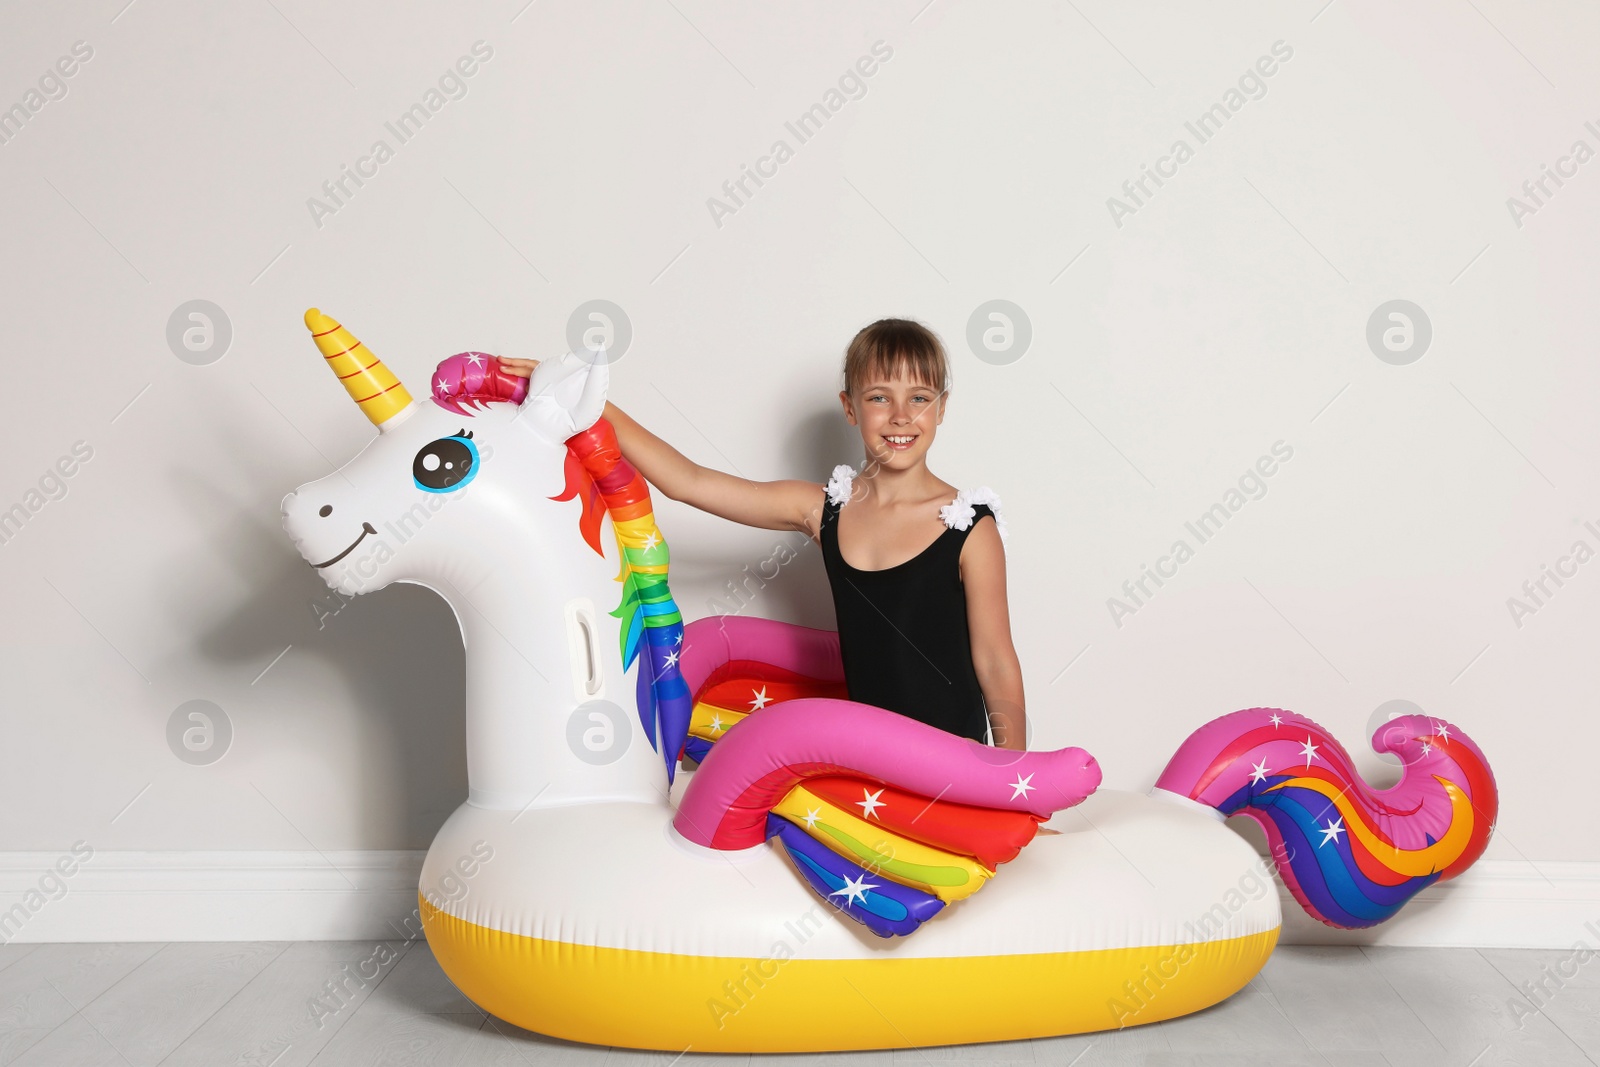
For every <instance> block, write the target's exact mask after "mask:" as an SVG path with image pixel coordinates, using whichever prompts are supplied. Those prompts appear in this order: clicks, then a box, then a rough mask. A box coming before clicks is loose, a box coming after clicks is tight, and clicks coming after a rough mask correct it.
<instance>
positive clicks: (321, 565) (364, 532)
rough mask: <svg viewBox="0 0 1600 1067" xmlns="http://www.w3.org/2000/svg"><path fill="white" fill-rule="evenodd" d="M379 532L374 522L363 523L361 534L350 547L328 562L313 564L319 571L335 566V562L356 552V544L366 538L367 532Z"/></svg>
mask: <svg viewBox="0 0 1600 1067" xmlns="http://www.w3.org/2000/svg"><path fill="white" fill-rule="evenodd" d="M377 532H378V531H377V530H374V529H373V528H372V523H370V522H364V523H362V524H361V536H360V537H358V538H356V539H355V540H354V541H351V542H350V547H349V548H347V549H345V550H344V551H343V552H341V553H339V554H338V555H337V556H334V557H333V558H332V559H330V560H328V561H327V562H326V563H313V564H312V566H313V567H315V568H316V569H317V570H319V571H320V570H321V569H322V568H324V567H331V566H333V565H334V564H335V563H338V562H339V561H340V560H341V559H344V558H345V557H346V556H348V555H349V554H350V553H352V552H354V551H355V550H356V546H357V545H359V544H360V543H361V542H362V541H364V540H366V537H367V534H376V533H377Z"/></svg>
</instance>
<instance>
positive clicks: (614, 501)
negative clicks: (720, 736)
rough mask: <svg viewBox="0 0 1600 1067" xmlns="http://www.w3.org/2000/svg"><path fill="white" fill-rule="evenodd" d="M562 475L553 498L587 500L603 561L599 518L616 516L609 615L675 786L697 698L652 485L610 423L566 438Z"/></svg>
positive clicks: (586, 519)
mask: <svg viewBox="0 0 1600 1067" xmlns="http://www.w3.org/2000/svg"><path fill="white" fill-rule="evenodd" d="M565 473H566V488H565V489H564V490H563V491H562V492H561V494H560V495H558V496H554V497H551V498H550V499H552V500H557V501H561V500H571V499H572V498H574V497H577V498H579V499H580V500H582V502H583V514H582V516H581V517H580V519H579V527H580V529H581V530H582V532H583V538H584V540H585V541H587V542H588V543H589V547H591V548H593V549H594V550H595V551H596V552H598V553H599V554H600V555H602V556H604V555H605V551H604V549H602V548H601V547H600V520H601V519H602V518H603V517H604V516H605V515H607V514H609V515H610V516H611V528H612V531H613V532H614V533H615V534H616V539H617V549H618V551H619V553H620V555H621V560H620V571H619V573H618V574H617V579H616V580H617V581H619V582H622V583H623V591H622V602H621V603H620V604H618V605H617V608H616V610H615V611H613V612H611V615H612V616H613V617H615V618H617V619H620V620H621V621H622V627H621V633H620V635H619V642H620V644H621V652H622V669H623V670H624V671H626V670H627V669H628V668H629V667H631V666H633V661H634V660H635V659H636V658H638V659H640V661H641V662H640V665H639V682H638V691H637V694H636V695H637V699H638V704H639V722H640V724H641V725H642V726H643V727H644V733H645V736H646V737H648V738H649V739H650V747H651V748H653V749H655V750H656V751H657V752H659V753H660V754H661V758H662V759H663V760H664V761H665V762H666V765H667V784H668V785H671V784H672V780H673V777H674V775H675V773H676V771H677V769H678V757H679V755H680V754H681V753H682V752H683V744H684V739H685V737H686V736H687V734H688V731H689V718H690V712H691V708H692V705H693V700H692V699H691V696H690V693H689V687H688V685H687V684H686V683H685V682H684V680H683V674H682V672H681V671H680V669H679V667H678V659H679V657H680V655H681V651H682V646H683V615H682V613H681V612H679V611H678V605H677V603H676V602H675V601H674V600H673V599H672V590H671V589H670V588H668V586H667V561H668V559H669V556H668V553H667V542H666V539H665V538H663V537H662V536H661V529H660V527H658V526H657V525H656V519H655V513H654V511H653V510H652V509H651V505H650V487H649V485H648V484H647V483H646V482H645V480H644V477H643V476H642V475H641V474H640V473H639V472H638V470H637V469H635V468H634V466H633V465H632V464H631V463H629V462H628V461H627V460H626V459H624V458H623V457H622V448H621V446H619V445H618V444H617V435H616V431H615V430H614V429H613V428H612V426H611V423H609V422H607V421H606V420H605V419H600V420H599V421H598V422H596V423H595V424H594V425H593V426H591V427H589V428H588V429H587V430H583V431H581V432H579V433H576V434H574V435H573V436H571V437H569V438H567V462H566V472H565ZM641 652H643V653H644V655H643V656H642V657H641V656H640V653H641ZM658 737H659V740H658Z"/></svg>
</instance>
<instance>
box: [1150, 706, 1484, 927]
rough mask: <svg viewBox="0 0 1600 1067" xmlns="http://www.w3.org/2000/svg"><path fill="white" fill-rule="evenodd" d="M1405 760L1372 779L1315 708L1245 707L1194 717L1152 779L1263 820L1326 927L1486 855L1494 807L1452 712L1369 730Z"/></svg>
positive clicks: (1478, 755) (1376, 909) (1285, 869)
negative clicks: (1313, 715)
mask: <svg viewBox="0 0 1600 1067" xmlns="http://www.w3.org/2000/svg"><path fill="white" fill-rule="evenodd" d="M1372 747H1373V749H1374V750H1375V751H1378V752H1392V753H1394V754H1395V755H1397V756H1399V757H1400V759H1401V760H1402V761H1403V763H1404V765H1405V769H1404V771H1403V772H1402V774H1401V778H1400V781H1399V782H1398V783H1397V784H1395V785H1394V786H1393V787H1391V788H1389V789H1383V790H1373V789H1371V788H1369V787H1368V786H1367V784H1366V782H1365V781H1363V780H1362V779H1361V777H1360V776H1359V775H1358V774H1357V773H1356V771H1355V768H1354V767H1353V766H1352V765H1351V762H1350V756H1349V754H1348V753H1346V752H1345V750H1344V748H1343V747H1342V746H1341V745H1340V744H1339V742H1337V741H1335V740H1334V739H1333V738H1332V737H1331V736H1330V735H1329V734H1328V732H1327V731H1326V730H1324V729H1323V728H1322V727H1320V726H1318V725H1317V724H1316V723H1314V722H1312V721H1311V720H1310V719H1307V718H1305V717H1304V716H1301V715H1296V714H1294V713H1292V712H1287V711H1283V710H1281V709H1279V708H1251V709H1249V710H1247V711H1236V712H1233V713H1232V714H1230V715H1224V716H1222V717H1221V718H1219V719H1215V720H1213V721H1211V722H1209V723H1207V724H1206V725H1204V726H1202V727H1200V729H1198V730H1196V731H1195V732H1194V733H1193V734H1191V735H1190V736H1189V739H1188V740H1187V741H1185V742H1184V743H1183V745H1182V746H1181V747H1180V748H1179V749H1178V751H1177V753H1176V754H1175V755H1174V756H1173V757H1172V759H1171V760H1170V761H1169V762H1168V763H1167V768H1166V770H1164V771H1163V772H1162V773H1161V777H1160V778H1159V779H1157V780H1156V786H1155V790H1153V792H1160V791H1166V792H1170V793H1174V794H1177V795H1178V796H1181V797H1185V798H1187V799H1189V800H1193V801H1197V802H1198V803H1201V804H1204V805H1206V806H1207V807H1210V808H1213V809H1215V810H1216V811H1218V812H1220V813H1221V814H1222V815H1223V816H1224V817H1225V816H1229V815H1245V816H1248V817H1249V818H1251V819H1254V820H1255V821H1256V822H1257V823H1259V824H1260V825H1261V827H1262V829H1263V830H1265V831H1266V834H1267V838H1268V840H1269V841H1270V842H1271V845H1272V856H1273V860H1274V862H1275V863H1276V864H1277V867H1278V873H1279V875H1280V876H1281V877H1282V878H1283V881H1284V884H1285V885H1287V886H1288V887H1289V891H1290V892H1292V893H1293V894H1294V897H1295V899H1296V900H1298V901H1299V902H1300V904H1301V906H1302V907H1304V908H1305V909H1306V911H1307V912H1308V913H1310V914H1311V915H1312V916H1313V917H1314V918H1316V919H1319V920H1321V921H1322V922H1324V923H1326V924H1327V925H1329V926H1335V927H1344V928H1352V929H1353V928H1358V927H1365V926H1375V925H1377V924H1378V923H1380V922H1383V921H1384V920H1385V919H1387V918H1389V917H1390V916H1392V915H1394V914H1395V912H1397V911H1399V910H1400V908H1401V907H1402V906H1403V905H1404V904H1405V903H1406V901H1408V900H1410V899H1411V898H1412V897H1414V896H1415V895H1416V894H1417V893H1418V892H1420V891H1421V890H1423V889H1425V888H1427V887H1428V886H1430V885H1432V884H1433V883H1434V882H1438V881H1443V880H1445V879H1449V878H1454V877H1455V876H1456V875H1458V874H1460V873H1461V872H1462V871H1464V870H1466V869H1467V868H1468V867H1469V866H1471V865H1472V863H1473V862H1474V861H1475V860H1476V859H1477V858H1478V857H1479V856H1481V855H1482V854H1483V850H1484V848H1485V846H1487V844H1488V842H1489V835H1490V834H1491V833H1493V831H1494V820H1495V816H1496V813H1497V812H1498V811H1499V808H1500V798H1499V792H1498V790H1497V789H1496V787H1495V781H1494V775H1493V774H1492V773H1491V772H1490V770H1489V763H1488V761H1487V760H1486V759H1484V756H1483V752H1482V751H1481V750H1480V749H1479V748H1478V746H1477V745H1475V744H1474V743H1473V742H1472V740H1471V739H1470V738H1468V737H1467V736H1466V735H1465V734H1464V733H1462V732H1461V731H1460V730H1459V729H1457V728H1456V727H1455V726H1453V725H1451V724H1450V723H1447V722H1443V721H1441V720H1438V719H1431V718H1428V717H1426V716H1422V715H1407V716H1404V717H1402V718H1398V719H1394V720H1392V721H1390V722H1387V723H1385V724H1384V725H1383V726H1382V727H1381V728H1380V729H1379V731H1378V733H1377V734H1375V735H1374V736H1373V738H1372Z"/></svg>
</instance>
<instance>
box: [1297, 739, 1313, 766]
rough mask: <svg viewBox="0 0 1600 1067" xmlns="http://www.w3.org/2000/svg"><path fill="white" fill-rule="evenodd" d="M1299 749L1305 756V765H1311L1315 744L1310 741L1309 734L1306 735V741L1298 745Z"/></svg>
mask: <svg viewBox="0 0 1600 1067" xmlns="http://www.w3.org/2000/svg"><path fill="white" fill-rule="evenodd" d="M1300 751H1301V753H1302V754H1304V756H1305V757H1306V766H1307V767H1309V766H1311V761H1312V760H1313V759H1315V758H1316V755H1317V746H1316V745H1313V744H1312V743H1311V735H1310V734H1307V735H1306V743H1305V744H1304V745H1301V746H1300Z"/></svg>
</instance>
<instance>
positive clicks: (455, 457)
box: [411, 429, 478, 493]
mask: <svg viewBox="0 0 1600 1067" xmlns="http://www.w3.org/2000/svg"><path fill="white" fill-rule="evenodd" d="M477 473H478V446H477V445H476V444H474V443H473V440H472V433H471V431H469V430H465V429H464V430H462V431H461V432H460V433H458V434H456V435H454V436H452V437H441V438H439V439H438V440H437V441H430V442H428V443H427V444H425V445H423V446H422V448H421V449H419V450H418V451H417V455H416V458H415V459H413V460H412V461H411V477H412V478H413V479H414V480H415V481H416V484H417V488H418V489H421V490H422V491H423V492H425V493H451V492H454V491H455V490H457V489H460V488H461V487H462V486H464V485H466V484H467V483H468V482H470V481H472V479H473V478H474V477H476V476H477Z"/></svg>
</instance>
